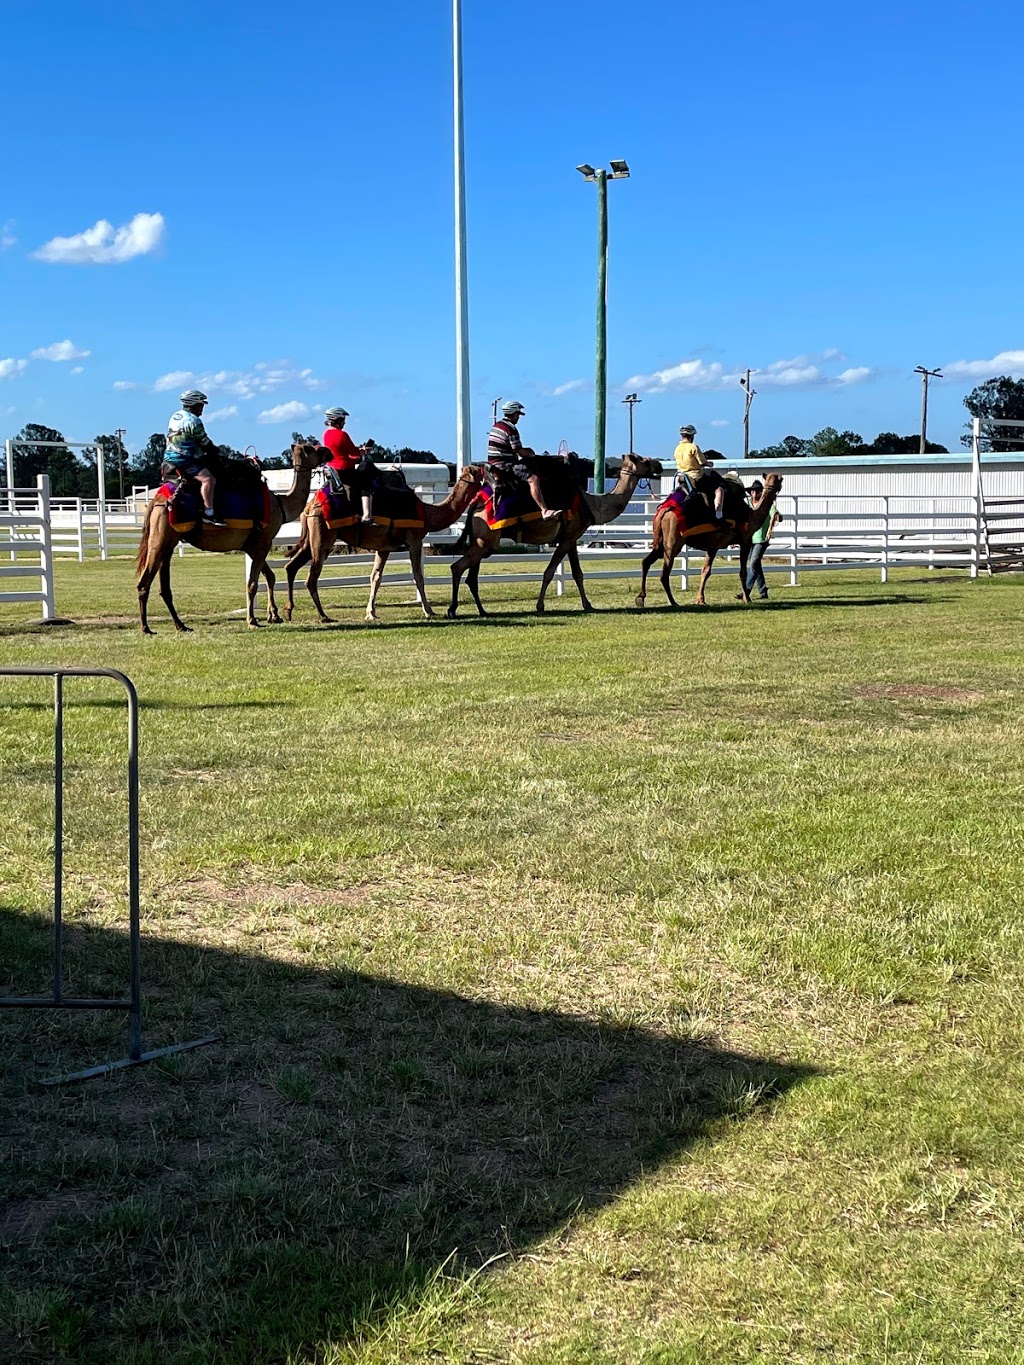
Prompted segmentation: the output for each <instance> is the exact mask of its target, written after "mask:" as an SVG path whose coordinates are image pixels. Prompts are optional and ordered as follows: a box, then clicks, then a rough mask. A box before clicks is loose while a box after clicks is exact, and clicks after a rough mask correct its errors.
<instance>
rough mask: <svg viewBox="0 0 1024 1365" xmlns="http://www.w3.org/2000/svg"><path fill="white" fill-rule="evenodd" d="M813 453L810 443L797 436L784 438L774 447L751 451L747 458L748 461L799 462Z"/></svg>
mask: <svg viewBox="0 0 1024 1365" xmlns="http://www.w3.org/2000/svg"><path fill="white" fill-rule="evenodd" d="M813 453H814V452H813V450H812V449H811V442H810V441H805V440H803V439H802V438H801V437H799V436H786V437H784V438H783V440H781V441H780V442H779V444H778V445H774V446H763V447H762V449H760V450H752V451H751V452H750V454H749V455H748V456H747V459H748V460H760V461H762V462H763V461H768V462H771V461H772V460H801V459H804V458H805V457H806V456H808V455H812V454H813Z"/></svg>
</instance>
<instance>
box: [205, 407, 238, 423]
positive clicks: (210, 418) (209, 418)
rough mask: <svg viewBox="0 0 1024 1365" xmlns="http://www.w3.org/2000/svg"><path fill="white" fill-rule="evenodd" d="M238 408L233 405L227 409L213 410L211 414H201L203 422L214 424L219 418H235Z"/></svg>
mask: <svg viewBox="0 0 1024 1365" xmlns="http://www.w3.org/2000/svg"><path fill="white" fill-rule="evenodd" d="M237 416H238V408H237V407H236V405H235V404H234V403H232V404H231V406H230V407H229V408H215V409H214V411H213V412H205V413H203V421H204V422H216V421H217V419H218V418H220V417H237Z"/></svg>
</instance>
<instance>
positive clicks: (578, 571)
mask: <svg viewBox="0 0 1024 1365" xmlns="http://www.w3.org/2000/svg"><path fill="white" fill-rule="evenodd" d="M568 553H569V568H570V569H571V570H572V578H573V582H574V583H575V584H576V589H577V591H578V592H579V595H580V602H581V603H582V605H583V610H584V611H593V610H594V606H593V603H592V602H591V601H590V598H589V597H588V596H587V591H586V588H585V587H584V586H583V568H582V566H581V565H580V551H579V546H578V545H577V543H576V541H575V540H573V541H570V542H569V551H568Z"/></svg>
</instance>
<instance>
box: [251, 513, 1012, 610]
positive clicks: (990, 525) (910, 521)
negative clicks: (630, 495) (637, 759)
mask: <svg viewBox="0 0 1024 1365" xmlns="http://www.w3.org/2000/svg"><path fill="white" fill-rule="evenodd" d="M661 501H662V497H661V495H660V494H659V495H658V496H656V497H645V498H637V499H635V500H634V501H633V502H631V503H630V504H629V506H628V507H627V509H626V510H625V512H624V513H623V514H622V516H621V517H619V518H617V519H616V520H615V521H613V522H611V523H609V524H608V525H606V526H592V527H591V528H590V530H589V531H588V532H587V533H586V535H585V536H584V537H583V539H582V540H581V541H580V553H581V558H582V559H583V560H584V570H585V573H586V575H587V578H588V580H590V579H616V578H630V579H636V578H637V576H638V572H639V567H640V560H641V559H642V558H643V557H644V555H645V554H647V553H648V551H649V549H650V546H651V543H652V534H653V519H654V513H655V511H656V509H657V507H658V505H659V503H660V502H661ZM778 509H779V512H780V514H781V517H782V520H781V521H780V522H779V524H778V526H777V528H776V530H775V533H774V535H773V536H772V539H771V541H770V543H769V546H768V550H767V552H766V555H765V559H764V561H763V568H764V570H765V573H766V574H778V573H783V574H785V575H786V576H787V577H788V579H789V582H790V583H791V584H797V583H798V582H799V578H800V574H801V573H803V572H810V571H814V570H821V569H831V570H836V569H854V568H856V569H864V568H869V569H872V570H877V572H878V574H879V577H880V579H881V581H882V582H883V583H884V582H886V581H887V579H888V575H889V570H890V569H895V568H907V567H916V568H921V569H939V568H946V569H964V570H966V571H968V572H969V574H970V576H971V577H972V578H974V577H977V575H978V573H979V572H980V571H982V570H984V569H988V570H992V569H995V568H1000V567H1006V566H1009V565H1012V564H1013V563H1014V562H1019V561H1021V559H1022V558H1024V499H1019V500H1015V499H1006V500H1003V499H1000V500H997V502H996V503H992V504H986V503H984V502H983V501H981V500H979V499H978V498H975V497H974V496H972V495H962V496H951V497H941V498H938V497H937V498H921V497H919V496H917V495H910V494H888V495H876V496H874V497H870V496H867V495H865V494H863V493H860V494H856V495H849V496H843V495H838V494H834V495H829V496H827V497H824V496H821V495H820V494H797V495H793V496H789V495H787V494H785V493H783V494H782V495H781V496H780V497H779V500H778ZM461 527H462V523H461V522H460V523H457V524H456V525H455V526H452V527H450V528H449V529H448V530H446V531H443V532H440V533H438V534H436V535H433V536H430V537H428V545H430V546H431V548H432V549H433V550H434V551H435V553H433V554H429V555H427V556H426V557H425V558H424V561H423V566H424V577H425V580H426V584H427V588H428V594H429V592H430V589H431V588H433V589H434V591H435V593H436V592H437V590H438V589H439V588H441V587H443V588H444V589H447V588H449V587H450V582H451V578H450V573H449V566H450V565H451V564H453V563H454V562H455V556H454V555H453V554H452V553H451V551H452V550H453V549H454V543H455V541H456V539H457V538H458V535H459V533H460V531H461ZM298 538H299V526H298V524H297V523H295V522H292V523H290V524H289V525H288V526H284V527H282V528H281V532H280V534H279V535H278V537H277V541H276V543H277V544H281V545H288V544H293V543H295V542H296V541H297V540H298ZM550 557H551V547H550V546H540V547H538V548H537V549H526V548H525V547H524V548H521V549H520V550H519V551H518V552H513V553H498V554H495V555H492V556H491V558H490V559H487V560H484V562H483V564H482V565H481V575H482V576H488V577H492V578H494V577H498V576H500V581H501V582H503V583H527V582H538V581H539V580H540V579H541V577H542V576H543V573H544V569H545V567H546V565H547V563H548V560H549V559H550ZM588 560H589V561H590V563H589V564H588V563H587V562H586V561H588ZM596 561H601V563H600V565H598V564H597V563H596ZM283 562H284V561H283V560H278V559H273V560H271V567H272V568H273V569H274V570H275V571H278V570H279V569H280V568H281V567H282V566H283ZM391 562H393V563H394V566H395V569H396V570H397V572H395V573H393V574H386V575H385V579H384V581H385V583H387V584H390V585H391V586H392V587H401V586H406V585H409V584H411V583H412V581H413V580H412V577H411V575H410V572H409V568H408V556H407V555H404V554H401V555H399V554H396V555H395V556H394V557H393V561H391ZM703 562H704V553H703V551H697V550H690V551H688V552H686V553H681V554H680V555H679V557H678V559H677V560H676V563H675V569H674V572H675V573H677V574H678V575H679V579H680V584H681V586H682V588H683V589H684V590H687V589H688V588H689V584H690V578H691V576H694V575H698V574H699V572H700V569H701V566H702V565H703ZM372 563H373V556H372V554H353V555H335V556H332V558H331V559H330V561H329V562H328V566H327V568H325V571H324V573H323V575H322V576H321V578H320V580H319V584H318V586H319V589H320V590H321V592H322V591H324V590H331V589H336V588H360V589H362V590H363V591H364V592H365V591H367V590H368V588H369V575H370V568H371V566H372ZM659 564H660V561H659V562H656V563H655V565H654V567H653V569H652V573H654V574H655V575H657V574H658V573H659V572H660V567H659ZM510 570H511V571H510ZM737 570H738V555H737V554H736V552H735V551H730V552H723V553H722V554H721V555H719V557H718V559H717V560H716V562H715V568H714V569H713V573H716V574H721V573H726V574H736V573H737ZM246 572H248V564H247V565H246ZM305 573H306V571H305V570H302V571H301V572H300V575H299V580H298V583H297V587H299V586H301V584H302V581H303V580H304V578H305ZM568 578H569V571H568V569H567V567H566V565H565V562H564V561H563V562H562V563H561V564H560V565H559V567H558V569H557V570H556V573H555V578H554V584H553V586H554V590H555V593H556V594H557V595H558V596H561V594H562V593H563V592H564V591H565V585H566V582H567V579H568Z"/></svg>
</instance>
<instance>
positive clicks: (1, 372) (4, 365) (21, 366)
mask: <svg viewBox="0 0 1024 1365" xmlns="http://www.w3.org/2000/svg"><path fill="white" fill-rule="evenodd" d="M27 369H28V361H27V360H14V359H13V358H8V359H7V360H0V379H14V378H16V376H18V375H19V374H24V372H25V371H26V370H27Z"/></svg>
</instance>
